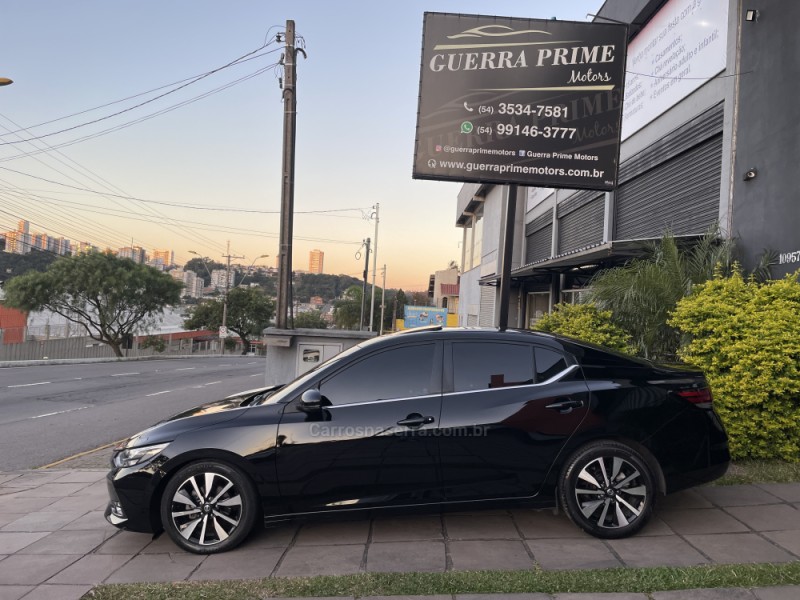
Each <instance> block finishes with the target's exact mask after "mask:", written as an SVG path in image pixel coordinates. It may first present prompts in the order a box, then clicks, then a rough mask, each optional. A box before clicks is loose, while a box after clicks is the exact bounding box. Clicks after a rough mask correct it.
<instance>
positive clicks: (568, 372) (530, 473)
mask: <svg viewBox="0 0 800 600" xmlns="http://www.w3.org/2000/svg"><path fill="white" fill-rule="evenodd" d="M445 364H446V368H445V373H446V375H445V390H444V391H445V393H444V394H443V397H442V421H441V427H442V432H441V436H440V453H441V462H442V476H443V485H444V492H445V496H446V498H447V500H449V501H461V500H475V499H482V498H515V497H529V496H533V495H535V494H536V493H538V491H539V489H540V488H541V486H542V484H543V482H544V479H545V477H546V475H547V473H548V471H549V469H550V466H551V465H552V464H553V462H554V460H555V459H556V457H557V456H558V453H559V452H560V451H561V449H562V448H563V447H564V445H565V443H566V442H567V440H568V439H569V437H570V436H571V435H572V434H573V433H574V432H575V430H576V429H577V428H578V426H579V425H580V423H581V421H582V419H583V418H584V416H585V415H586V413H587V410H588V404H589V394H588V388H587V386H586V383H585V381H584V379H583V377H582V375H581V371H580V369H579V368H578V365H577V363H576V361H575V359H574V358H573V357H571V356H570V355H568V354H565V353H563V352H560V351H558V350H555V349H553V348H549V347H544V346H539V345H536V344H533V343H509V342H506V341H501V340H487V341H453V342H450V343H448V344H446V347H445Z"/></svg>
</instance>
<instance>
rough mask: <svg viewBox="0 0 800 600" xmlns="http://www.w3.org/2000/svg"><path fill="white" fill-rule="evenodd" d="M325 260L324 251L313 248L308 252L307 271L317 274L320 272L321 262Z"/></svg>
mask: <svg viewBox="0 0 800 600" xmlns="http://www.w3.org/2000/svg"><path fill="white" fill-rule="evenodd" d="M324 261H325V253H324V252H323V251H322V250H317V249H314V250H312V251H311V252H309V253H308V272H309V273H314V274H316V275H319V274H321V273H322V264H323V262H324Z"/></svg>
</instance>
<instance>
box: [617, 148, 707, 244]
mask: <svg viewBox="0 0 800 600" xmlns="http://www.w3.org/2000/svg"><path fill="white" fill-rule="evenodd" d="M721 169H722V135H717V136H714V137H712V138H710V139H708V140H706V141H705V142H703V143H702V144H699V145H697V146H695V147H694V148H692V149H690V150H688V151H687V152H684V153H683V154H680V155H678V156H676V157H674V158H672V159H670V160H668V161H667V162H664V163H662V164H661V165H659V166H657V167H655V168H654V169H651V170H649V171H647V172H645V173H643V174H642V175H640V176H638V177H636V178H635V179H632V180H630V181H627V182H625V183H624V184H622V185H621V186H619V188H618V189H617V192H616V211H617V219H616V235H615V236H614V238H615V239H619V240H631V239H640V238H652V237H659V236H660V235H661V234H662V233H663V232H664V231H665V230H666V229H669V230H670V231H671V232H672V233H673V234H674V235H687V234H702V233H704V232H705V231H706V230H707V229H708V227H709V226H710V225H711V224H712V223H714V222H715V221H716V219H717V217H718V214H719V195H720V184H721V176H722V175H721V172H722V171H721Z"/></svg>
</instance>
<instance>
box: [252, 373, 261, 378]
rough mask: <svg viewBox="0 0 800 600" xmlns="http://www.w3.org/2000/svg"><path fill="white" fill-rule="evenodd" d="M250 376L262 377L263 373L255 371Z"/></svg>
mask: <svg viewBox="0 0 800 600" xmlns="http://www.w3.org/2000/svg"><path fill="white" fill-rule="evenodd" d="M250 377H261V373H253V374H252V375H250Z"/></svg>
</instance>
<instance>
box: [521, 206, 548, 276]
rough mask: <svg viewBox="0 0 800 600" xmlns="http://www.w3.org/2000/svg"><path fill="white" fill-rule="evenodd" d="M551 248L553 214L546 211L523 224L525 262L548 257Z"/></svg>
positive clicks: (528, 262)
mask: <svg viewBox="0 0 800 600" xmlns="http://www.w3.org/2000/svg"><path fill="white" fill-rule="evenodd" d="M552 248H553V215H552V213H550V212H548V213H546V214H544V215H541V216H540V217H537V218H535V219H534V220H533V221H531V222H530V223H528V224H527V225H526V226H525V264H527V265H529V264H530V263H532V262H536V261H539V260H545V259H547V258H550V254H551V251H552Z"/></svg>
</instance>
